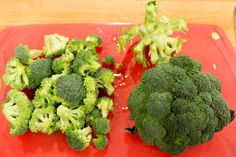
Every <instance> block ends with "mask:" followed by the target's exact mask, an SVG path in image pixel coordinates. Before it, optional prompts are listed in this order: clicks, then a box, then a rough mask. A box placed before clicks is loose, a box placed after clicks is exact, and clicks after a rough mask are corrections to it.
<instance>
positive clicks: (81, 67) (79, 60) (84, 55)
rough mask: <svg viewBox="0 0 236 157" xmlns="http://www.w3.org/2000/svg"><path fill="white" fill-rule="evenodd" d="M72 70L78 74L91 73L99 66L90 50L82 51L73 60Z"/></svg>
mask: <svg viewBox="0 0 236 157" xmlns="http://www.w3.org/2000/svg"><path fill="white" fill-rule="evenodd" d="M72 67H73V70H74V72H75V73H77V74H78V75H82V76H84V75H86V74H93V73H95V72H96V71H98V69H99V68H100V67H101V64H100V63H99V62H98V61H97V58H96V57H94V55H93V53H92V52H91V51H83V52H81V53H80V54H79V55H77V57H76V58H75V60H74V62H73V65H72Z"/></svg>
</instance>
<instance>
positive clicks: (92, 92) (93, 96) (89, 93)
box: [83, 76, 98, 113]
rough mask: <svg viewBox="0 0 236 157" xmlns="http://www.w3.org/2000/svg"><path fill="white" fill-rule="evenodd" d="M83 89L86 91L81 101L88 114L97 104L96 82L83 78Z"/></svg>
mask: <svg viewBox="0 0 236 157" xmlns="http://www.w3.org/2000/svg"><path fill="white" fill-rule="evenodd" d="M84 87H85V89H86V96H85V98H84V99H83V102H84V104H85V108H86V112H87V113H90V112H91V111H92V110H93V108H94V106H95V105H96V102H97V97H98V88H97V82H96V80H95V79H94V78H93V77H90V76H86V77H85V78H84Z"/></svg>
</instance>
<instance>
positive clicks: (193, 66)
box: [128, 56, 234, 154]
mask: <svg viewBox="0 0 236 157" xmlns="http://www.w3.org/2000/svg"><path fill="white" fill-rule="evenodd" d="M128 108H129V111H130V112H131V119H133V120H134V121H135V127H136V128H137V129H138V132H139V135H140V136H141V138H142V140H143V141H144V142H145V143H147V144H150V145H156V146H157V147H159V148H160V149H161V150H163V151H165V152H167V153H170V154H179V153H181V152H183V151H184V150H185V149H186V148H187V147H188V146H191V145H197V144H201V143H203V142H206V141H208V140H210V139H211V138H212V137H213V135H214V133H215V132H217V131H220V130H222V129H223V128H224V127H225V126H226V125H227V124H228V123H230V122H231V121H232V120H233V118H234V112H233V111H232V110H230V109H229V107H228V106H227V103H226V101H225V100H224V98H223V97H222V96H221V94H220V82H219V80H218V79H217V78H216V77H214V76H213V75H210V74H204V73H202V72H201V65H200V63H198V62H196V61H193V60H192V59H191V58H189V57H187V56H180V57H173V58H172V59H170V63H169V64H160V65H158V66H157V67H156V68H153V69H150V70H147V71H146V72H145V73H144V74H143V77H142V81H141V83H140V84H139V85H138V86H137V87H136V88H135V89H134V90H133V91H132V93H131V95H130V96H129V99H128Z"/></svg>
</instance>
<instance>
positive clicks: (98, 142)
mask: <svg viewBox="0 0 236 157" xmlns="http://www.w3.org/2000/svg"><path fill="white" fill-rule="evenodd" d="M93 144H94V145H95V147H96V148H97V149H98V150H104V149H105V148H106V146H107V144H108V139H107V137H106V136H105V135H98V136H97V138H95V139H93Z"/></svg>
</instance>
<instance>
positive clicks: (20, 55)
mask: <svg viewBox="0 0 236 157" xmlns="http://www.w3.org/2000/svg"><path fill="white" fill-rule="evenodd" d="M42 54H43V51H41V50H29V48H28V46H26V45H19V46H18V47H17V48H16V49H15V55H16V58H17V59H19V61H20V62H21V63H22V64H25V65H29V64H31V63H32V62H33V59H34V58H37V57H39V56H41V55H42Z"/></svg>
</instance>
